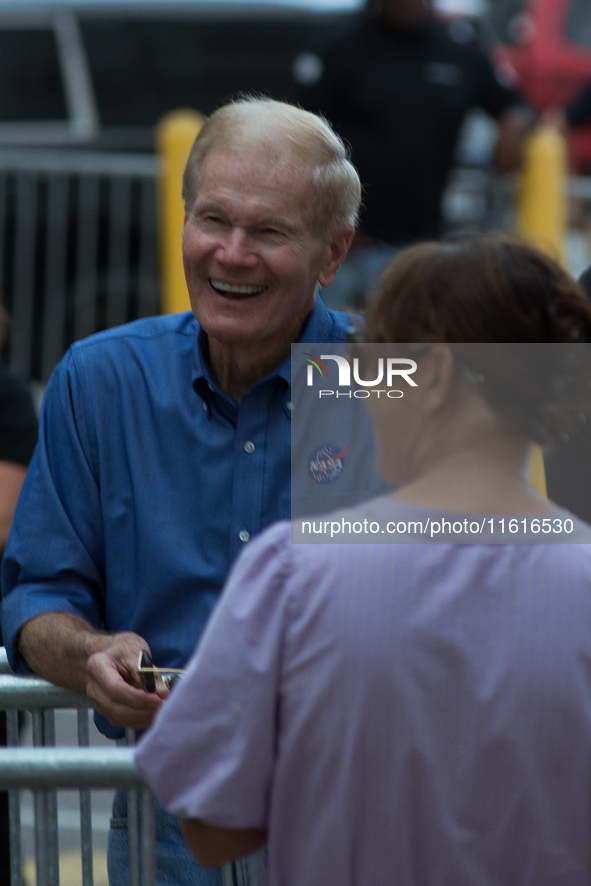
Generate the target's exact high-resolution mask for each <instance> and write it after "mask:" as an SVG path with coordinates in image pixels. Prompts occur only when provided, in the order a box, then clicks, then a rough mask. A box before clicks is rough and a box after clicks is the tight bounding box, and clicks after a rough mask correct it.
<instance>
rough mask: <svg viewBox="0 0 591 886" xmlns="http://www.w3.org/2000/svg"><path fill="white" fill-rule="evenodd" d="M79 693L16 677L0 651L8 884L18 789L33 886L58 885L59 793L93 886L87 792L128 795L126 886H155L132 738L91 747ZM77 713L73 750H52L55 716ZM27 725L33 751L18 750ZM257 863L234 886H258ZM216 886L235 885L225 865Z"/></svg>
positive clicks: (146, 798) (18, 857)
mask: <svg viewBox="0 0 591 886" xmlns="http://www.w3.org/2000/svg"><path fill="white" fill-rule="evenodd" d="M91 708H92V704H91V702H90V700H89V699H88V697H87V696H86V695H84V694H83V693H79V692H72V691H70V690H68V689H62V688H61V687H59V686H55V685H54V684H52V683H48V682H47V681H46V680H42V679H40V678H38V677H17V676H16V675H14V674H13V673H12V672H11V670H10V666H9V664H8V659H7V657H6V650H5V649H4V648H3V647H0V711H2V710H4V711H6V727H7V730H6V731H7V744H8V747H7V748H0V791H2V790H8V796H9V809H10V863H11V874H10V886H23V880H22V851H21V826H20V790H21V789H29V790H32V791H33V794H34V812H35V824H34V829H35V861H36V870H37V886H59V839H58V817H57V794H56V791H57V790H58V789H67V788H75V789H77V790H78V791H79V793H80V849H81V861H82V886H93V884H94V873H93V853H92V849H93V836H92V809H91V793H90V792H91V789H95V788H117V789H119V790H126V791H127V815H128V819H127V825H128V838H129V884H130V886H156V854H155V853H156V834H155V816H154V798H153V796H152V794H151V792H150V791H149V789H148V788H147V787H146V784H145V782H144V780H143V779H142V777H141V775H140V774H139V772H138V771H137V769H136V768H135V764H134V760H133V748H132V745H134V744H135V733H134V731H133V729H127V730H126V734H125V739H123V740H122V741H123V742H124V743H125V744H126V745H127V747H121V746H119V747H113V748H103V747H93V748H91V747H89V743H90V730H89V719H88V718H89V710H90V709H91ZM68 709H74V710H76V712H77V726H78V747H55V711H56V710H68ZM19 711H29V712H30V713H31V716H32V720H33V723H32V725H33V747H32V748H20V747H18V744H19V724H18V712H19ZM261 864H262V862H261V858H260V857H258V856H252V857H250V858H248V859H244V861H243V862H242V863H241V864H240V865H239V866H238V868H237V871H236V875H237V878H238V886H242V883H248V884H249V886H261V884H262V882H263V879H264V870H263V868H262V867H261ZM222 886H235V881H234V876H233V872H232V866H231V865H225V866H224V867H223V868H222Z"/></svg>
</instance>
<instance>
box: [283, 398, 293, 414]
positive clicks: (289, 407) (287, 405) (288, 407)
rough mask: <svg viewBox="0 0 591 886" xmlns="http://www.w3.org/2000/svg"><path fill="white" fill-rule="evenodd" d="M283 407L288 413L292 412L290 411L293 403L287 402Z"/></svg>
mask: <svg viewBox="0 0 591 886" xmlns="http://www.w3.org/2000/svg"><path fill="white" fill-rule="evenodd" d="M285 406H286V408H287V409H289V411H290V412H292V410H293V403H292V402H291V400H288V401H287V403H286V404H285Z"/></svg>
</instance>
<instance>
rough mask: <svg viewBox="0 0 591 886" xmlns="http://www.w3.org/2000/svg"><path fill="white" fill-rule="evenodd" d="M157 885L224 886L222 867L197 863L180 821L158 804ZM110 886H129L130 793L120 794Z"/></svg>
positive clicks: (109, 862)
mask: <svg viewBox="0 0 591 886" xmlns="http://www.w3.org/2000/svg"><path fill="white" fill-rule="evenodd" d="M156 857H157V878H156V880H157V886H222V872H221V868H215V869H213V870H208V869H206V868H203V867H201V865H200V864H197V862H196V861H195V859H194V858H193V856H192V855H191V853H190V851H189V848H188V847H187V844H186V843H185V840H184V838H183V834H182V832H181V825H180V821H179V819H178V818H177V817H176V816H175V815H171V814H170V813H169V812H166V811H165V810H164V809H163V808H162V806H161V805H160V804H159V803H158V801H156ZM107 867H108V871H109V886H129V844H128V840H127V794H126V793H125V791H117V793H116V794H115V800H114V802H113V817H112V819H111V830H110V831H109V843H108V849H107Z"/></svg>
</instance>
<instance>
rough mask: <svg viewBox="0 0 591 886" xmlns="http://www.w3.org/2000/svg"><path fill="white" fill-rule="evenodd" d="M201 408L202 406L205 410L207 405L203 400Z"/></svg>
mask: <svg viewBox="0 0 591 886" xmlns="http://www.w3.org/2000/svg"><path fill="white" fill-rule="evenodd" d="M203 408H204V409H205V411H206V412H207V409H208V406H207V403H206V402H205V401H203Z"/></svg>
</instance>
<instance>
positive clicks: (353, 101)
mask: <svg viewBox="0 0 591 886" xmlns="http://www.w3.org/2000/svg"><path fill="white" fill-rule="evenodd" d="M371 12H372V6H371V4H370V3H368V8H367V9H366V11H365V14H363V15H361V16H360V17H355V18H354V19H353V20H352V21H351V22H349V23H348V24H347V25H346V26H345V27H344V29H343V30H342V32H341V33H339V34H337V35H336V36H335V37H334V38H333V39H332V40H331V41H330V43H329V44H328V45H326V46H325V47H324V48H322V49H320V51H319V52H318V53H317V54H315V55H314V54H310V53H308V54H306V55H304V56H302V57H300V58H299V59H298V60H296V64H295V65H294V76H295V78H296V79H298V80H299V83H300V86H301V89H300V93H299V96H298V98H299V101H300V102H301V104H302V105H303V106H304V107H306V108H308V109H310V110H313V111H316V112H321V113H322V114H323V115H324V116H325V117H327V118H328V119H329V120H330V121H331V122H332V123H333V124H334V126H335V127H336V129H337V130H338V131H339V133H340V135H341V136H342V137H343V138H344V139H345V140H346V141H348V142H349V143H350V145H351V148H352V154H353V162H354V163H355V165H356V167H357V169H358V171H359V175H360V178H361V181H362V183H363V185H364V209H363V212H362V217H361V229H360V234H359V236H358V237H357V240H356V242H355V248H354V250H352V252H351V253H350V257H349V260H348V262H347V263H346V264H345V265H344V266H343V268H342V269H341V271H340V272H339V275H338V277H337V279H336V281H335V283H334V284H333V285H332V286H331V288H330V289H329V290H328V291H326V292H324V293H323V299H324V301H325V303H326V304H328V305H331V306H333V305H334V306H336V305H337V304H338V306H339V307H342V306H343V305H344V304H351V303H352V302H351V298H353V300H354V299H355V297H356V296H357V297H358V296H359V292H356V291H355V286H354V285H353V289H351V287H349V286H348V285H344V284H346V283H348V282H349V281H347V280H346V278H347V274H348V272H350V273H353V270H354V265H355V263H356V262H357V263H358V264H360V265H361V268H360V269H361V272H362V275H363V274H368V275H369V276H373V274H374V273H375V272H376V271H379V270H381V268H382V266H384V265H385V264H386V263H387V261H388V260H389V259H390V258H391V257H392V255H393V254H394V253H395V252H396V251H397V250H398V249H399V248H400V247H402V246H404V245H406V244H409V243H411V242H414V241H417V240H423V239H428V238H431V237H436V236H437V235H438V234H439V233H440V232H441V228H442V214H441V198H442V194H443V190H444V188H445V185H446V181H447V177H448V174H449V172H450V170H451V168H452V166H453V163H454V152H455V148H456V143H457V139H458V134H459V131H460V128H461V126H462V123H463V122H464V119H465V117H466V114H467V112H468V111H469V110H470V109H471V108H473V107H475V106H478V107H480V108H482V109H483V110H485V111H486V112H488V113H489V114H491V115H492V116H493V117H495V118H496V119H497V120H498V122H499V136H498V140H497V145H496V149H495V157H494V159H495V166H496V168H497V169H498V170H499V171H510V170H514V169H516V168H517V167H518V165H519V162H520V150H521V142H522V139H523V136H524V135H525V133H526V132H527V129H528V128H529V126H530V124H531V120H532V115H531V111H530V110H529V109H527V108H526V107H525V106H524V105H523V104H522V102H521V100H520V98H519V96H518V95H517V94H516V93H515V92H514V91H513V90H512V89H510V88H508V87H507V86H506V85H504V84H503V83H502V82H500V80H499V79H498V77H497V75H496V74H495V71H494V69H493V67H492V65H491V63H490V61H489V60H488V58H487V57H486V56H485V54H484V53H483V52H482V50H481V49H480V47H479V46H478V44H477V42H476V39H475V34H474V30H473V28H472V26H471V25H470V24H469V23H468V22H466V21H458V20H456V21H451V22H442V21H438V20H437V19H435V18H434V16H433V14H432V10H431V6H430V4H429V3H427V2H424V0H382V3H381V4H380V6H379V8H378V11H377V14H373V15H372V14H371ZM363 282H364V283H365V284H367V283H368V281H367V280H365V281H363ZM353 303H354V301H353Z"/></svg>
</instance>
